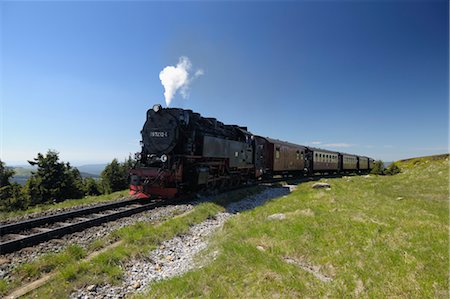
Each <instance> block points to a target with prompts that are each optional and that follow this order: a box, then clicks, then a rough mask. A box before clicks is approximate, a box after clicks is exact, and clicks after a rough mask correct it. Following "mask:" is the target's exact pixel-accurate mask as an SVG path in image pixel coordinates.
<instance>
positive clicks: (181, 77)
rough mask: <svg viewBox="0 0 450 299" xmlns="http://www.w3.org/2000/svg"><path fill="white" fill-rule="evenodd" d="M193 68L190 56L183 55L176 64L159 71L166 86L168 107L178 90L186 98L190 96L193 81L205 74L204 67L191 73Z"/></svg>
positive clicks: (165, 92)
mask: <svg viewBox="0 0 450 299" xmlns="http://www.w3.org/2000/svg"><path fill="white" fill-rule="evenodd" d="M191 68H192V63H191V61H190V60H189V58H187V57H186V56H181V57H180V58H179V60H178V63H177V65H176V66H171V65H169V66H166V67H165V68H164V69H163V70H162V71H161V72H160V73H159V79H160V80H161V84H162V85H163V86H164V98H165V100H166V105H167V107H169V105H170V103H171V102H172V99H173V97H174V96H175V94H176V93H177V91H178V90H179V91H180V94H181V96H182V97H183V98H184V99H186V98H187V97H188V96H189V86H190V84H191V83H192V81H193V80H194V79H195V78H197V77H198V76H201V75H203V74H204V72H203V70H202V69H198V70H197V71H195V73H194V74H193V75H191V74H190V73H189V72H190V70H191Z"/></svg>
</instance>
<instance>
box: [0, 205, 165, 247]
mask: <svg viewBox="0 0 450 299" xmlns="http://www.w3.org/2000/svg"><path fill="white" fill-rule="evenodd" d="M169 203H170V201H159V202H152V203H147V204H142V205H140V206H138V207H132V208H127V209H125V210H121V211H116V212H113V213H110V214H106V215H99V216H98V217H95V218H89V219H84V220H82V221H79V222H75V223H69V224H64V225H63V226H60V227H56V228H52V229H48V231H41V232H37V233H34V234H31V235H25V236H23V237H19V238H16V239H13V240H8V241H5V242H3V243H0V254H5V253H10V252H14V251H17V250H19V249H22V248H24V247H29V246H32V245H36V244H38V243H41V242H44V241H47V240H50V239H53V238H58V237H61V236H64V235H66V234H70V233H74V232H77V231H81V230H84V229H86V228H89V227H92V226H96V225H99V224H102V223H104V222H108V221H112V220H116V219H119V218H123V217H127V216H130V215H133V214H136V213H140V212H143V211H146V210H149V209H154V208H156V207H160V206H164V205H167V204H169Z"/></svg>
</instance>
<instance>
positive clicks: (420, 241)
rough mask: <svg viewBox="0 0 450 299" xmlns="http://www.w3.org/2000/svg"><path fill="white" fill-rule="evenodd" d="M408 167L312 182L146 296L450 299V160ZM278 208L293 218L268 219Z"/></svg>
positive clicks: (236, 222)
mask: <svg viewBox="0 0 450 299" xmlns="http://www.w3.org/2000/svg"><path fill="white" fill-rule="evenodd" d="M399 166H400V167H401V168H402V170H403V173H401V174H398V175H396V176H370V177H364V176H359V177H350V178H345V177H344V178H339V179H328V182H329V183H330V184H331V185H332V189H331V190H330V191H326V190H315V189H312V188H311V184H312V183H304V184H301V185H299V187H298V190H296V191H295V192H293V193H292V194H290V195H289V196H287V197H284V198H280V199H278V200H275V201H272V202H270V203H267V204H266V205H264V206H262V207H259V208H256V209H254V210H252V211H248V212H244V213H241V214H240V215H238V216H237V217H235V218H233V219H232V220H231V221H229V222H228V223H226V225H225V227H224V228H223V229H222V230H221V232H219V233H218V234H217V235H216V237H215V239H214V240H213V245H212V246H211V248H210V250H219V252H220V254H219V256H218V258H217V259H216V260H215V261H214V262H212V263H211V264H210V265H209V266H207V267H204V268H202V269H200V270H197V271H193V272H190V273H187V274H185V275H183V276H181V277H177V278H173V279H171V280H167V281H163V282H159V283H156V284H154V285H153V286H152V289H151V291H150V292H149V293H148V294H146V295H145V296H143V297H145V298H147V297H155V298H158V297H165V298H173V297H193V296H194V297H197V296H205V297H212V296H213V297H236V296H239V297H279V295H280V294H281V296H282V297H291V296H300V297H316V296H331V297H348V296H350V297H361V296H363V297H367V296H368V297H392V296H394V297H442V298H448V291H447V290H448V287H449V284H448V269H449V260H448V245H449V236H448V224H449V214H448V212H449V210H448V208H449V206H448V203H449V202H448V195H449V194H448V192H449V189H448V179H449V172H448V156H444V157H441V158H440V159H437V160H436V159H434V158H424V159H413V160H408V161H403V162H400V163H399ZM273 213H285V214H286V216H287V217H286V219H285V220H272V221H270V220H267V216H269V215H271V214H273ZM257 246H262V247H264V248H265V250H264V251H261V250H258V249H257V248H256V247H257ZM285 257H290V258H293V259H296V260H298V261H300V263H302V264H304V265H307V266H309V267H311V268H313V269H315V271H317V272H320V273H322V274H324V275H327V276H329V277H331V278H333V281H331V282H322V281H320V280H319V279H317V278H316V277H315V276H313V275H312V274H310V273H309V272H307V271H305V270H303V269H301V268H299V267H297V266H296V265H292V264H288V263H286V262H285V261H284V258H285Z"/></svg>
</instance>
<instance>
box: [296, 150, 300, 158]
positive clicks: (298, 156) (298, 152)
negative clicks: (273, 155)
mask: <svg viewBox="0 0 450 299" xmlns="http://www.w3.org/2000/svg"><path fill="white" fill-rule="evenodd" d="M298 159H300V151H297V160H298Z"/></svg>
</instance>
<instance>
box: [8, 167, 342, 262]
mask: <svg viewBox="0 0 450 299" xmlns="http://www.w3.org/2000/svg"><path fill="white" fill-rule="evenodd" d="M320 177H335V175H325V176H324V175H322V176H318V177H314V178H312V177H301V178H299V177H297V178H296V177H289V178H287V177H281V178H272V179H267V180H263V181H259V182H255V183H254V184H248V185H241V186H236V187H235V188H230V189H229V190H227V191H232V190H236V189H240V188H248V187H252V186H255V185H265V184H273V183H276V182H280V181H285V180H293V179H297V180H299V182H301V181H308V180H313V179H318V178H320ZM176 201H177V203H182V202H186V201H188V196H186V197H184V198H183V197H182V198H178V199H176ZM172 203H173V200H167V199H166V200H159V201H156V200H154V201H150V202H148V200H146V201H145V200H139V199H131V200H130V199H128V200H122V201H118V202H114V203H108V204H102V205H96V206H94V207H87V208H80V209H76V210H72V211H68V212H63V213H59V214H55V215H50V216H44V217H39V218H34V219H30V220H25V221H20V222H15V223H10V224H5V225H1V226H0V254H5V253H10V252H14V251H18V250H20V249H22V248H24V247H29V246H33V245H36V244H39V243H41V242H44V241H48V240H51V239H54V238H59V237H62V236H64V235H67V234H71V233H74V232H77V231H82V230H84V229H86V228H89V227H92V226H97V225H100V224H102V223H105V222H109V221H113V220H116V219H119V218H123V217H128V216H131V215H133V214H137V213H140V212H143V211H146V210H150V209H154V208H156V207H160V206H165V205H169V204H172Z"/></svg>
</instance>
